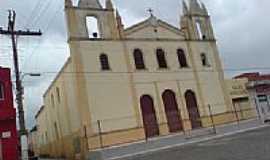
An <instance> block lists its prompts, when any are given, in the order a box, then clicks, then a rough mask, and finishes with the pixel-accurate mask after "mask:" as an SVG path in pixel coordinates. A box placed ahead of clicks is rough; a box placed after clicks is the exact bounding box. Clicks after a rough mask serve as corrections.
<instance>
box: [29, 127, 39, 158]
mask: <svg viewBox="0 0 270 160" xmlns="http://www.w3.org/2000/svg"><path fill="white" fill-rule="evenodd" d="M37 133H38V132H37V126H34V127H33V128H32V129H31V130H30V132H29V134H28V146H29V147H28V150H29V156H30V157H35V156H37V153H38V135H37Z"/></svg>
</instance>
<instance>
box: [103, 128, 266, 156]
mask: <svg viewBox="0 0 270 160" xmlns="http://www.w3.org/2000/svg"><path fill="white" fill-rule="evenodd" d="M267 127H270V126H269V125H262V126H258V127H252V128H247V129H242V130H238V131H235V132H228V133H224V134H218V135H215V136H211V137H206V138H203V139H200V140H193V141H190V142H185V143H180V144H176V145H168V146H164V147H159V148H156V149H150V150H147V151H141V152H137V153H132V154H126V155H123V156H118V157H113V158H108V159H106V160H119V159H122V158H129V157H133V156H139V155H144V154H149V153H154V152H157V151H161V150H168V149H171V148H175V147H181V146H184V145H189V144H195V143H200V142H205V141H209V140H215V139H219V138H223V137H227V136H231V135H236V134H239V133H244V132H248V131H253V130H257V129H261V128H267Z"/></svg>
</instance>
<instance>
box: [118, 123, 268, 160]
mask: <svg viewBox="0 0 270 160" xmlns="http://www.w3.org/2000/svg"><path fill="white" fill-rule="evenodd" d="M121 160H270V127H267V128H263V129H258V130H254V131H250V132H246V133H241V134H237V135H234V136H228V137H224V138H221V139H216V140H211V141H207V142H202V143H198V144H192V145H187V146H182V147H176V148H173V149H168V150H164V151H158V152H154V153H148V154H145V155H138V156H135V157H130V158H124V159H121Z"/></svg>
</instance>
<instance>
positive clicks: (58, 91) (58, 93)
mask: <svg viewBox="0 0 270 160" xmlns="http://www.w3.org/2000/svg"><path fill="white" fill-rule="evenodd" d="M56 94H57V100H58V103H60V101H61V97H60V89H59V88H58V87H56Z"/></svg>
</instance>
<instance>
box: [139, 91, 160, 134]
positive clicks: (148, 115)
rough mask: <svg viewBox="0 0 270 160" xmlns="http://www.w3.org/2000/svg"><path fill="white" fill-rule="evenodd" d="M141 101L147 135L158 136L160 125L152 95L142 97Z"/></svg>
mask: <svg viewBox="0 0 270 160" xmlns="http://www.w3.org/2000/svg"><path fill="white" fill-rule="evenodd" d="M140 103H141V111H142V116H143V124H144V131H145V136H146V137H147V138H151V137H155V136H158V135H159V126H158V122H157V117H156V112H155V108H154V102H153V99H152V97H151V96H149V95H144V96H142V97H141V100H140Z"/></svg>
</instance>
